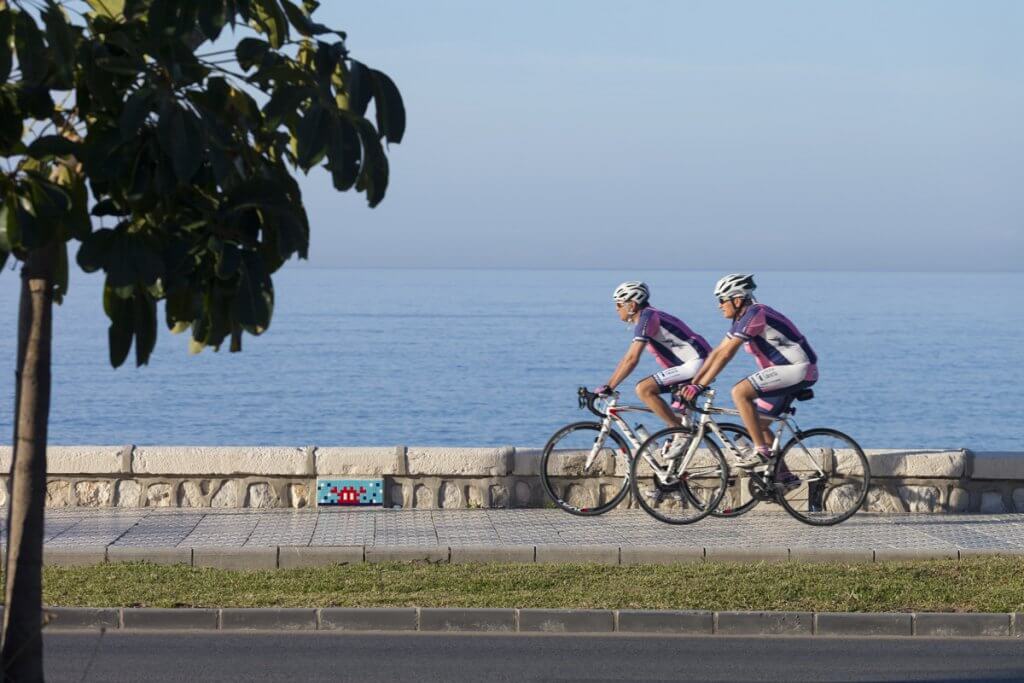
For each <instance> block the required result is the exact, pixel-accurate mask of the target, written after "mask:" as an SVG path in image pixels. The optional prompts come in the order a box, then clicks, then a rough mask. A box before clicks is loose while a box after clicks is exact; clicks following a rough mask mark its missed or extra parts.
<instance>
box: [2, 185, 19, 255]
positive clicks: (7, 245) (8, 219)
mask: <svg viewBox="0 0 1024 683" xmlns="http://www.w3.org/2000/svg"><path fill="white" fill-rule="evenodd" d="M12 196H13V195H8V196H7V198H5V199H4V201H3V203H2V204H0V254H3V258H4V260H6V259H7V254H9V253H10V252H12V251H14V246H13V244H12V243H11V238H10V235H9V234H8V233H9V232H10V230H9V228H8V225H10V224H13V223H14V220H15V215H14V209H13V208H12V207H11V203H10V201H9V198H10V197H12ZM14 230H17V227H15V228H14Z"/></svg>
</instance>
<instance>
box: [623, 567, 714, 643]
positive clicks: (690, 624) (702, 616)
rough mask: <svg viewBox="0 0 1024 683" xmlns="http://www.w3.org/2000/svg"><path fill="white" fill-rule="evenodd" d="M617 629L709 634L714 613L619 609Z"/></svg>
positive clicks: (628, 631)
mask: <svg viewBox="0 0 1024 683" xmlns="http://www.w3.org/2000/svg"><path fill="white" fill-rule="evenodd" d="M623 550H625V548H623ZM618 630H619V631H621V632H623V633H686V634H694V635H705V634H707V635H709V634H711V633H713V632H714V630H715V615H714V613H713V612H685V611H672V610H651V611H648V610H630V609H620V610H619V624H618Z"/></svg>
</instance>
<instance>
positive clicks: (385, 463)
mask: <svg viewBox="0 0 1024 683" xmlns="http://www.w3.org/2000/svg"><path fill="white" fill-rule="evenodd" d="M315 457H316V474H317V476H318V477H331V476H338V477H341V476H352V475H375V476H380V475H382V474H402V469H403V467H402V465H403V463H402V451H401V447H395V446H355V447H350V446H318V447H317V449H316V454H315Z"/></svg>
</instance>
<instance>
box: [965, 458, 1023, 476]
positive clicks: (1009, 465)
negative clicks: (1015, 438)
mask: <svg viewBox="0 0 1024 683" xmlns="http://www.w3.org/2000/svg"><path fill="white" fill-rule="evenodd" d="M972 455H973V456H974V471H973V472H972V473H971V478H972V479H1021V480H1024V453H1021V452H1010V451H974V452H973V453H972Z"/></svg>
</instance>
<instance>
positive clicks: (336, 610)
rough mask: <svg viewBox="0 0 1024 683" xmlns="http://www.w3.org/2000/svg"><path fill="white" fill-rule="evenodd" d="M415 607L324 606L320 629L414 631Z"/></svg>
mask: <svg viewBox="0 0 1024 683" xmlns="http://www.w3.org/2000/svg"><path fill="white" fill-rule="evenodd" d="M416 623H417V619H416V608H415V607H325V608H323V609H321V610H320V622H319V624H318V628H319V629H320V630H322V631H415V630H416Z"/></svg>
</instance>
